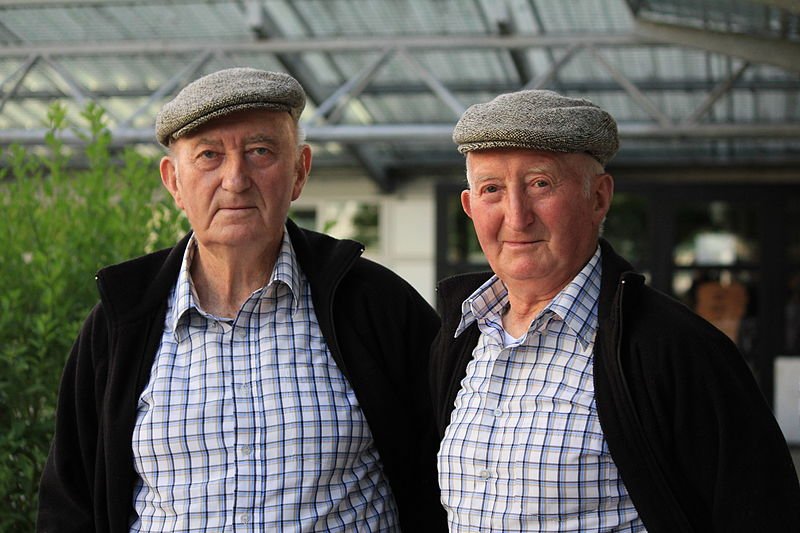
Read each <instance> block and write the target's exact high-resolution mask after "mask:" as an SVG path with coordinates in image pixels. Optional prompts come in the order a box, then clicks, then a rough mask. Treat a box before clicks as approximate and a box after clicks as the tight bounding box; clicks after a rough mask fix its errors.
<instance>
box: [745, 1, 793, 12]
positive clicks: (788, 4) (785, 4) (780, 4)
mask: <svg viewBox="0 0 800 533" xmlns="http://www.w3.org/2000/svg"><path fill="white" fill-rule="evenodd" d="M750 2H752V3H754V4H764V5H765V6H768V7H776V8H778V9H783V10H784V11H789V12H791V13H800V2H798V1H797V0H750Z"/></svg>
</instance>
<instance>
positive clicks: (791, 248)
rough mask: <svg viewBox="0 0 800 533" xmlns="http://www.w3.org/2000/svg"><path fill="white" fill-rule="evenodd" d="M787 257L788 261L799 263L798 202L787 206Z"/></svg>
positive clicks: (799, 228)
mask: <svg viewBox="0 0 800 533" xmlns="http://www.w3.org/2000/svg"><path fill="white" fill-rule="evenodd" d="M786 238H787V244H788V246H787V251H786V254H787V258H788V259H789V261H790V262H792V263H795V264H798V263H800V203H793V205H791V206H789V208H788V216H787V217H786Z"/></svg>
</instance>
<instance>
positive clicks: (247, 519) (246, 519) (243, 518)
mask: <svg viewBox="0 0 800 533" xmlns="http://www.w3.org/2000/svg"><path fill="white" fill-rule="evenodd" d="M239 518H240V520H241V521H242V524H249V523H250V516H249V515H246V514H243V515H241V516H240V517H239Z"/></svg>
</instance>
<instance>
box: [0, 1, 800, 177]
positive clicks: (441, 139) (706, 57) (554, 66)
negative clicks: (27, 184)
mask: <svg viewBox="0 0 800 533" xmlns="http://www.w3.org/2000/svg"><path fill="white" fill-rule="evenodd" d="M230 66H253V67H257V68H264V69H271V70H281V71H285V72H289V73H291V74H292V75H294V76H295V77H296V78H297V79H298V80H300V82H301V83H302V84H303V86H304V87H305V88H306V91H307V92H308V95H309V106H308V108H307V110H306V112H305V113H304V115H303V117H302V122H303V124H304V125H305V127H306V130H307V132H308V138H309V141H310V142H312V144H313V145H314V146H315V149H316V160H315V163H316V164H317V165H318V166H319V165H322V166H331V167H337V166H341V167H349V168H352V167H353V165H355V166H358V167H361V168H362V169H363V171H364V172H366V173H367V174H368V175H369V176H370V177H372V178H373V179H375V180H376V182H377V183H378V184H379V185H380V186H381V187H383V188H384V189H385V190H391V189H392V187H393V186H394V183H395V180H396V179H398V178H397V176H401V175H407V174H408V173H409V172H422V173H424V172H427V171H434V172H439V171H446V170H447V169H450V168H457V169H458V171H459V172H460V168H461V159H460V156H459V155H458V154H457V152H456V151H455V149H454V146H453V144H452V142H451V141H450V131H451V130H452V127H453V125H454V123H455V121H456V120H457V119H458V116H459V115H460V113H461V112H463V110H464V109H465V108H466V107H468V106H469V105H471V104H473V103H476V102H479V101H485V100H488V99H490V98H492V97H493V96H495V95H497V94H498V93H501V92H507V91H513V90H518V89H521V88H547V89H554V90H557V91H559V92H563V93H566V94H569V95H572V96H580V97H586V98H589V99H590V100H592V101H594V102H595V103H597V104H598V105H601V106H603V107H605V108H606V109H608V110H609V111H610V112H611V113H612V114H613V115H614V116H615V117H616V118H617V121H618V123H619V126H620V134H621V140H622V149H621V150H620V153H619V155H618V156H617V158H616V159H615V160H614V162H613V163H612V164H613V165H625V164H637V165H638V164H660V163H665V162H669V163H682V164H698V163H700V164H720V165H728V164H742V163H752V162H759V163H762V164H763V163H765V162H773V163H776V164H797V163H800V7H798V4H797V2H793V1H791V0H628V1H625V0H569V1H563V2H555V1H552V0H236V1H234V0H194V1H191V0H173V1H171V2H167V1H164V0H159V1H154V0H26V1H22V0H18V1H12V0H0V91H2V92H1V93H0V95H2V99H1V100H0V144H8V143H11V142H21V143H26V144H31V145H35V144H41V143H42V140H43V138H44V130H45V128H46V122H47V118H46V117H47V110H48V107H49V106H50V105H51V104H52V103H53V102H55V101H58V102H61V103H62V104H64V105H65V106H67V108H68V110H69V117H70V120H71V121H73V122H74V123H75V124H76V125H77V126H80V125H81V118H80V111H81V109H82V108H83V107H84V106H85V105H86V104H87V102H89V101H94V102H97V103H99V104H100V105H101V106H102V107H103V108H104V109H105V110H106V111H107V124H108V127H109V129H110V130H111V131H112V133H113V135H114V139H115V142H117V143H119V144H130V143H137V144H140V145H142V146H151V147H152V146H154V145H155V141H154V136H153V121H154V116H155V113H156V112H157V110H158V108H159V107H160V105H161V104H162V103H163V102H164V101H166V100H167V99H169V98H170V97H171V96H172V95H174V93H175V92H176V91H177V90H179V89H180V88H181V87H182V86H183V85H184V84H185V83H187V82H188V81H190V80H192V79H194V78H196V77H198V76H200V75H203V74H206V73H209V72H212V71H215V70H218V69H221V68H226V67H230ZM65 135H67V137H69V132H68V133H67V134H65ZM67 140H68V141H70V142H79V140H78V137H77V136H73V137H72V138H68V139H67Z"/></svg>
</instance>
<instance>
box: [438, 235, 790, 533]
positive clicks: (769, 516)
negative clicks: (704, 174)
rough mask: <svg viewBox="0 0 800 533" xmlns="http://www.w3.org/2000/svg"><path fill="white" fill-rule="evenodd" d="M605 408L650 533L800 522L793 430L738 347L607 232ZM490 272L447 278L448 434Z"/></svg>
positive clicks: (601, 357)
mask: <svg viewBox="0 0 800 533" xmlns="http://www.w3.org/2000/svg"><path fill="white" fill-rule="evenodd" d="M601 248H602V270H603V272H602V281H601V286H600V301H599V309H598V314H599V329H598V332H597V337H596V339H595V348H594V363H593V369H594V385H595V397H596V404H597V413H598V416H599V418H600V424H601V426H602V428H603V432H604V434H605V437H606V440H607V442H608V447H609V450H610V451H611V456H612V457H613V459H614V462H615V463H616V465H617V467H618V469H619V472H620V475H621V476H622V479H623V481H624V482H625V486H626V487H627V489H628V492H629V493H630V495H631V499H632V500H633V503H634V505H635V506H636V508H637V510H638V511H639V515H640V516H641V518H642V520H643V522H644V524H645V526H646V527H647V529H648V531H649V532H650V533H679V532H690V531H691V532H698V533H707V532H719V533H729V532H740V531H741V532H748V533H752V532H764V533H779V532H792V533H798V532H800V487H799V486H798V481H797V474H796V472H795V469H794V465H793V463H792V458H791V455H790V453H789V450H788V448H787V446H786V441H785V440H784V437H783V435H782V433H781V431H780V428H779V427H778V425H777V422H776V421H775V418H774V417H773V415H772V413H771V411H770V409H769V407H768V405H767V403H766V402H765V400H764V397H763V396H762V394H761V392H760V390H759V388H758V386H757V384H756V383H755V380H754V379H753V376H752V374H751V372H750V370H749V368H748V367H747V365H746V363H745V362H744V359H743V358H742V357H741V355H740V354H739V352H738V351H737V349H736V346H735V345H734V344H733V343H732V342H731V341H730V340H729V339H728V338H727V337H726V336H725V335H724V334H722V333H721V332H720V331H718V330H717V329H716V328H714V327H713V326H712V325H710V324H709V323H708V322H706V321H705V320H703V319H702V318H700V317H699V316H697V315H696V314H695V313H693V312H692V311H691V310H689V309H688V308H686V307H685V306H683V305H682V304H680V303H678V302H676V301H675V300H673V299H671V298H669V297H667V296H666V295H664V294H662V293H659V292H657V291H655V290H654V289H652V288H650V287H648V286H646V285H645V284H644V278H643V277H642V276H641V275H639V274H636V273H634V272H632V267H631V266H630V264H628V263H627V262H626V261H625V260H623V259H622V258H621V257H619V256H618V255H617V254H616V253H615V252H614V250H613V249H612V248H611V246H610V245H609V244H608V243H607V242H605V241H603V240H601ZM491 274H492V273H491V272H485V273H478V274H467V275H463V276H456V277H453V278H449V279H447V280H444V281H442V282H441V283H440V285H439V287H438V291H439V297H440V308H439V310H440V312H441V313H442V330H441V332H440V334H439V336H438V337H437V338H436V340H435V341H434V345H433V348H432V354H431V369H432V371H431V384H432V391H433V403H434V410H435V413H436V417H437V425H438V428H439V432H440V436H443V435H444V431H445V429H446V427H447V425H448V424H449V422H450V414H451V413H452V411H453V407H454V401H455V397H456V394H458V391H459V388H460V383H461V380H462V379H463V378H464V376H465V374H466V366H467V363H468V362H469V360H470V359H471V356H472V350H473V349H474V347H475V345H476V344H477V341H478V337H479V336H480V331H479V330H478V327H477V324H472V326H471V327H469V328H468V329H467V330H466V331H464V332H462V334H461V335H460V336H459V337H458V338H454V337H453V336H454V334H455V330H456V328H457V327H458V324H459V321H460V318H461V302H462V301H463V300H464V299H466V298H467V297H468V296H469V295H470V294H471V293H472V292H474V291H475V290H476V289H477V288H478V287H479V286H480V285H481V284H482V283H483V282H484V281H486V280H487V279H488V278H489V277H490V276H491Z"/></svg>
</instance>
